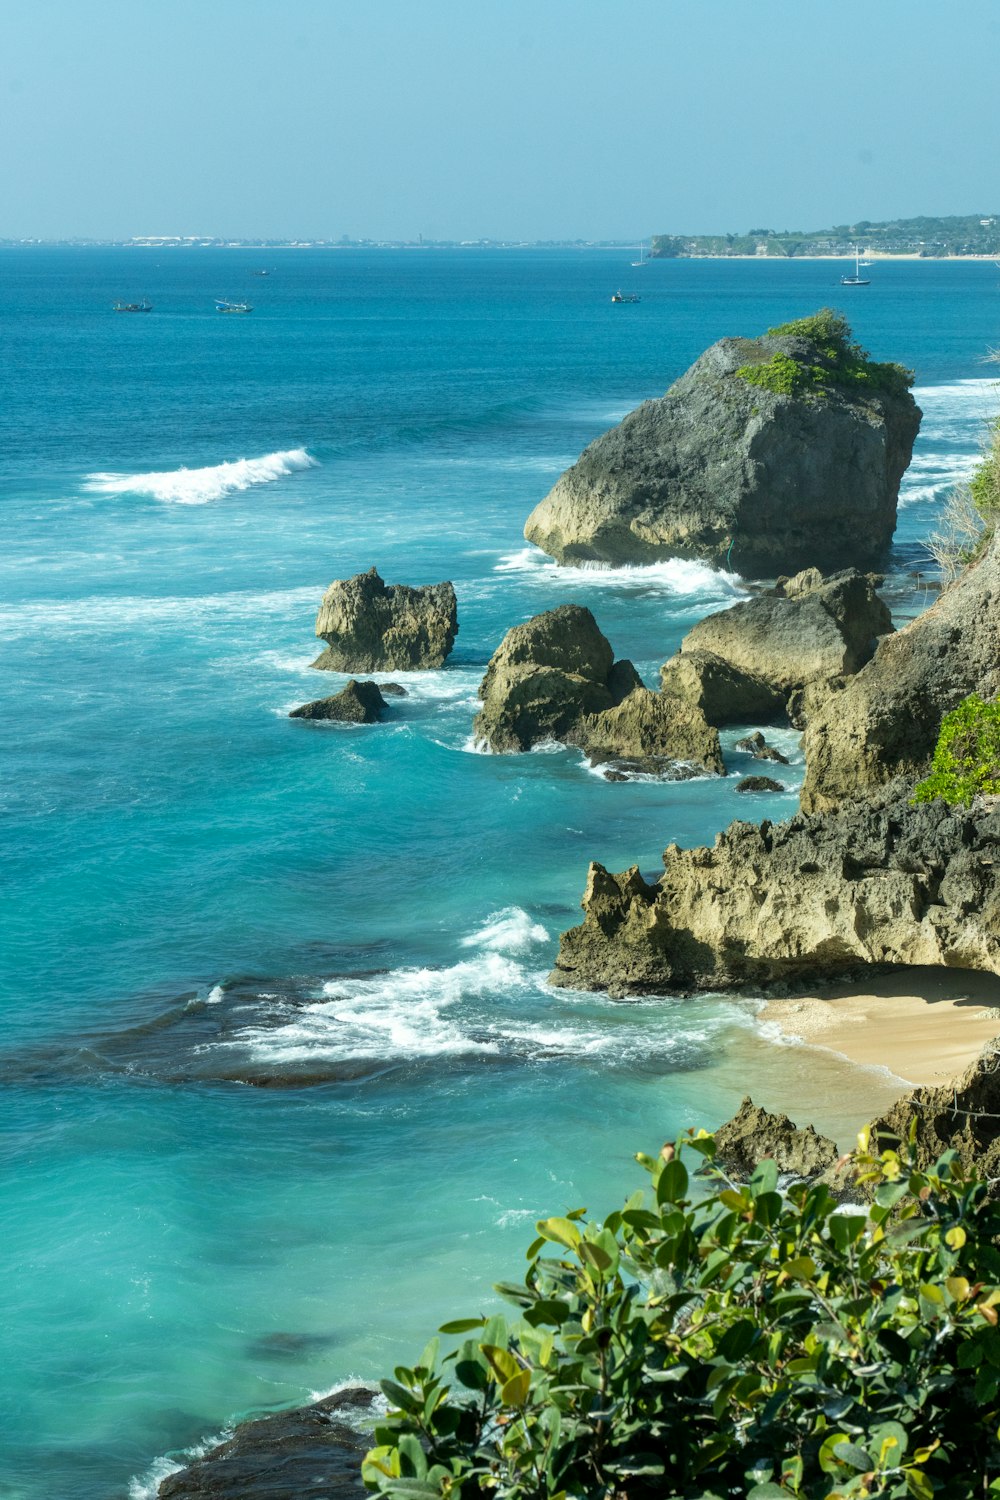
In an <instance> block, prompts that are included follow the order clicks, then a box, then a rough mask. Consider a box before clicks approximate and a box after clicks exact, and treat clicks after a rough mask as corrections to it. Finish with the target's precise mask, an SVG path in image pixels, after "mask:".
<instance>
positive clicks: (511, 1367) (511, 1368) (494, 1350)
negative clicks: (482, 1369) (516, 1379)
mask: <svg viewBox="0 0 1000 1500" xmlns="http://www.w3.org/2000/svg"><path fill="white" fill-rule="evenodd" d="M479 1347H480V1349H481V1351H482V1352H483V1354H484V1355H485V1356H486V1358H487V1359H488V1360H489V1362H490V1364H491V1365H492V1366H493V1369H494V1370H496V1372H497V1374H498V1375H499V1377H500V1379H501V1380H510V1379H511V1377H512V1376H514V1375H518V1374H520V1370H521V1366H520V1365H519V1364H518V1362H517V1360H516V1359H515V1358H514V1356H513V1354H511V1353H510V1351H509V1350H508V1349H499V1348H498V1347H497V1346H496V1345H495V1344H480V1346H479Z"/></svg>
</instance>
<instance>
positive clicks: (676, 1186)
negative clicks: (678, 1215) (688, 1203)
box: [656, 1156, 689, 1204]
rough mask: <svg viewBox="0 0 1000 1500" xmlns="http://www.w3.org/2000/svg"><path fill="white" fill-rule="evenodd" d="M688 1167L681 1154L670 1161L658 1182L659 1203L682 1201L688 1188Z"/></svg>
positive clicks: (657, 1199)
mask: <svg viewBox="0 0 1000 1500" xmlns="http://www.w3.org/2000/svg"><path fill="white" fill-rule="evenodd" d="M688 1181H689V1179H688V1169H687V1167H686V1166H685V1165H684V1163H683V1162H682V1161H681V1159H680V1157H679V1156H675V1157H674V1159H673V1161H668V1162H667V1163H666V1164H665V1165H664V1168H663V1171H662V1172H661V1173H660V1178H659V1181H658V1182H657V1184H656V1201H657V1203H659V1204H664V1203H680V1202H681V1201H682V1200H683V1198H684V1194H685V1193H686V1192H687V1189H688Z"/></svg>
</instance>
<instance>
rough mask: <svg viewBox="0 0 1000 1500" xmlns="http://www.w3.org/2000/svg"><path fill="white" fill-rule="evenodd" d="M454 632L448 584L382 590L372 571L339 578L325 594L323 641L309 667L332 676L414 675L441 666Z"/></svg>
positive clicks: (319, 620) (320, 620)
mask: <svg viewBox="0 0 1000 1500" xmlns="http://www.w3.org/2000/svg"><path fill="white" fill-rule="evenodd" d="M457 633H458V604H457V601H456V599H455V590H454V588H453V587H452V586H451V584H450V583H435V584H428V585H427V586H426V587H425V588H416V589H415V588H409V587H407V585H406V584H403V583H394V584H389V585H386V584H385V583H383V582H382V579H381V578H380V577H379V575H378V572H377V571H376V569H375V568H370V569H369V571H368V572H367V573H358V574H356V575H355V577H354V578H347V579H338V580H337V581H336V582H334V583H331V585H330V587H329V588H328V589H327V591H326V593H325V594H324V595H323V602H322V604H321V605H320V607H319V614H318V615H317V616H316V634H317V635H318V636H319V637H320V638H321V639H322V640H325V641H326V642H327V647H326V650H325V651H323V652H321V654H320V655H319V656H318V657H317V658H316V660H315V661H314V662H313V666H314V667H318V668H320V669H321V670H323V671H330V672H415V671H417V670H419V669H420V668H422V667H440V666H443V664H444V662H445V659H446V658H447V656H448V653H449V652H450V651H451V648H452V646H453V645H454V644H455V636H456V634H457Z"/></svg>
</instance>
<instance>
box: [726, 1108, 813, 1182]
mask: <svg viewBox="0 0 1000 1500" xmlns="http://www.w3.org/2000/svg"><path fill="white" fill-rule="evenodd" d="M713 1134H714V1135H715V1148H716V1157H717V1160H718V1161H720V1162H721V1163H722V1165H723V1166H725V1167H728V1168H729V1170H730V1171H731V1172H732V1173H733V1175H734V1176H735V1177H740V1178H746V1177H750V1176H751V1175H752V1174H753V1170H754V1168H755V1167H756V1166H757V1165H758V1163H759V1162H762V1161H763V1160H764V1159H765V1157H770V1158H771V1159H772V1160H773V1162H774V1164H775V1166H776V1167H777V1169H778V1171H779V1172H782V1173H787V1174H788V1175H789V1176H791V1177H798V1178H804V1177H818V1176H819V1174H820V1173H821V1172H825V1171H827V1169H828V1168H830V1167H832V1166H834V1165H835V1163H836V1162H837V1160H838V1159H839V1156H840V1152H839V1151H838V1150H837V1146H836V1143H835V1142H834V1141H831V1140H830V1139H829V1138H828V1137H827V1136H825V1135H818V1134H817V1132H816V1130H815V1128H814V1126H812V1125H805V1126H803V1127H802V1128H801V1129H799V1128H798V1127H797V1126H795V1125H793V1124H792V1121H791V1120H790V1119H789V1118H788V1116H787V1115H781V1114H777V1115H775V1114H771V1113H770V1112H769V1111H768V1110H766V1109H761V1108H760V1107H759V1106H758V1105H755V1104H754V1102H753V1100H752V1099H751V1098H750V1096H749V1094H748V1095H747V1096H746V1098H745V1099H744V1100H743V1103H742V1104H741V1105H740V1107H739V1109H738V1110H737V1111H736V1113H735V1115H733V1117H732V1119H731V1120H727V1121H726V1123H725V1124H724V1125H720V1126H719V1128H718V1130H716V1131H714V1132H713Z"/></svg>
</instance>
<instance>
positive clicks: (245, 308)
mask: <svg viewBox="0 0 1000 1500" xmlns="http://www.w3.org/2000/svg"><path fill="white" fill-rule="evenodd" d="M215 310H216V312H224V313H251V312H253V308H252V307H251V306H250V304H249V302H227V301H226V300H225V298H224V297H216V299H215Z"/></svg>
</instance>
